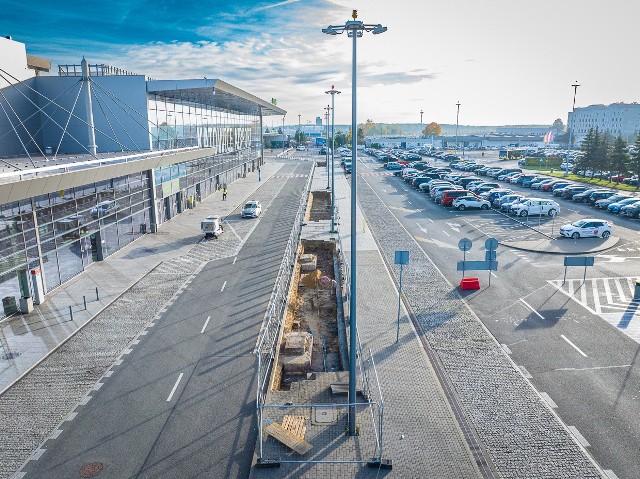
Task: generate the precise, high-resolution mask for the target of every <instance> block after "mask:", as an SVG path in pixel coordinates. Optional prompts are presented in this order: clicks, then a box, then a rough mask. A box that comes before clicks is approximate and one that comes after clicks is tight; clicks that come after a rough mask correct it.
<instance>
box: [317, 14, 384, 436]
mask: <svg viewBox="0 0 640 479" xmlns="http://www.w3.org/2000/svg"><path fill="white" fill-rule="evenodd" d="M352 18H353V20H347V22H346V23H345V24H344V25H329V26H328V27H327V28H323V29H322V33H326V34H327V35H340V34H342V33H344V32H347V36H348V37H351V38H353V53H352V62H351V268H350V277H351V282H350V298H349V396H348V403H349V435H350V436H355V435H356V201H357V196H356V195H357V191H356V177H357V163H356V158H357V155H356V152H357V146H358V145H357V137H358V130H357V126H358V125H357V123H356V40H357V38H358V37H361V36H362V35H364V32H371V33H373V34H374V35H378V34H380V33H384V32H386V31H387V27H383V26H382V25H381V24H379V23H378V24H377V25H374V24H366V23H363V22H361V21H360V20H356V18H358V11H357V10H354V11H353V14H352Z"/></svg>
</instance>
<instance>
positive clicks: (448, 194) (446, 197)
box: [440, 190, 478, 206]
mask: <svg viewBox="0 0 640 479" xmlns="http://www.w3.org/2000/svg"><path fill="white" fill-rule="evenodd" d="M469 195H473V196H478V195H475V194H473V193H471V192H470V191H468V190H446V191H443V192H442V198H441V199H440V204H441V205H442V206H451V203H453V200H455V199H456V198H459V197H461V196H469Z"/></svg>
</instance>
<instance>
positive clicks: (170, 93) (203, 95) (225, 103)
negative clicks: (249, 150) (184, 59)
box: [147, 79, 287, 116]
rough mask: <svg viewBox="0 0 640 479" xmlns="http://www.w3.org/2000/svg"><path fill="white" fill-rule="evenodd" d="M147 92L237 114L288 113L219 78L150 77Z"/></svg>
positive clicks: (265, 114)
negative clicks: (177, 78) (161, 78)
mask: <svg viewBox="0 0 640 479" xmlns="http://www.w3.org/2000/svg"><path fill="white" fill-rule="evenodd" d="M147 93H153V94H155V95H158V96H160V97H163V98H166V99H167V100H171V101H173V102H175V103H180V104H191V105H206V106H210V107H213V108H220V109H224V110H229V111H235V112H238V113H245V114H252V115H259V114H260V109H262V115H263V116H268V115H280V116H284V115H286V114H287V112H286V110H283V109H282V108H278V107H277V106H275V105H273V104H272V103H269V102H266V101H264V100H261V99H260V98H258V97H257V96H255V95H252V94H251V93H247V92H246V91H244V90H241V89H240V88H236V87H234V86H233V85H230V84H229V83H226V82H224V81H222V80H209V79H202V80H150V81H147Z"/></svg>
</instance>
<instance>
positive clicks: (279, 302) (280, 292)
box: [255, 163, 315, 407]
mask: <svg viewBox="0 0 640 479" xmlns="http://www.w3.org/2000/svg"><path fill="white" fill-rule="evenodd" d="M314 171H315V163H314V164H313V166H312V168H311V172H310V173H309V178H308V180H307V184H306V185H305V188H304V191H303V193H302V198H301V199H300V204H299V206H298V212H297V214H296V218H295V220H294V223H293V228H292V230H291V235H290V236H289V241H288V242H287V247H286V249H285V253H284V257H283V259H282V263H281V264H280V270H279V271H278V276H277V279H276V283H275V285H274V286H273V291H272V293H271V300H270V302H269V307H268V309H267V312H266V314H265V319H264V322H263V327H262V330H261V331H260V335H259V336H258V342H257V344H256V349H255V352H256V355H257V357H258V386H257V404H258V407H259V406H260V405H262V404H264V395H265V393H266V391H267V389H268V383H269V376H270V373H271V366H272V363H273V359H274V357H275V352H276V347H277V341H278V337H279V335H280V330H281V326H282V322H283V318H284V313H285V311H286V305H287V300H288V296H289V286H290V284H291V276H292V272H293V270H294V268H295V261H296V255H297V252H298V244H299V238H300V232H301V230H302V220H303V218H304V214H305V212H306V209H307V201H308V197H309V190H310V189H311V181H312V179H313V172H314Z"/></svg>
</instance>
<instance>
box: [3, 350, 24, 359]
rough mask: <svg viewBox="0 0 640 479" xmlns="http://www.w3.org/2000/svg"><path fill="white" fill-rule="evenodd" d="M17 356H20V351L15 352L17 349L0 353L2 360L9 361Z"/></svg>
mask: <svg viewBox="0 0 640 479" xmlns="http://www.w3.org/2000/svg"><path fill="white" fill-rule="evenodd" d="M18 356H20V353H19V352H17V351H13V352H11V353H7V354H3V355H2V360H3V361H11V360H12V359H15V358H17V357H18Z"/></svg>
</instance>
